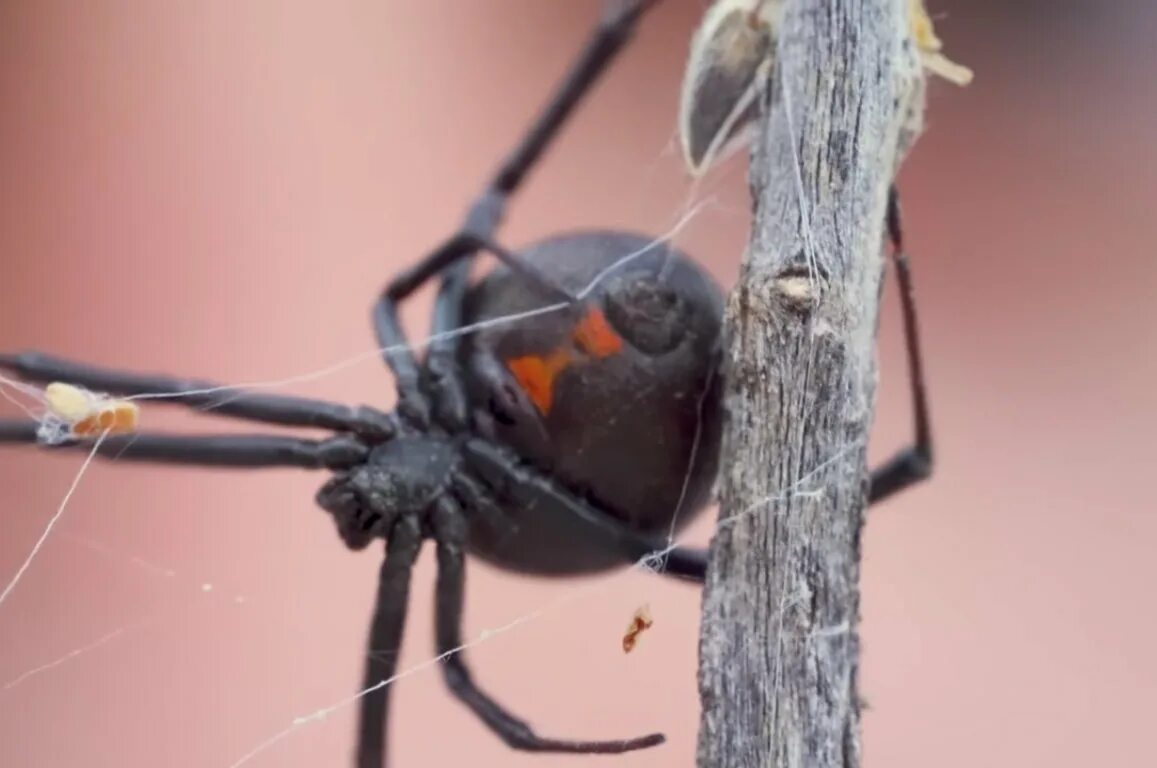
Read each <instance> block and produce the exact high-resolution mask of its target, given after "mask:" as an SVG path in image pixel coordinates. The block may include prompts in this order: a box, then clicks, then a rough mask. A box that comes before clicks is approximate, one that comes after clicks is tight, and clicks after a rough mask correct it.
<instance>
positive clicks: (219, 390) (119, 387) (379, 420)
mask: <svg viewBox="0 0 1157 768" xmlns="http://www.w3.org/2000/svg"><path fill="white" fill-rule="evenodd" d="M0 370H5V371H8V372H10V373H13V374H15V375H17V376H19V377H21V378H22V379H24V380H26V381H33V382H52V381H62V382H68V383H70V384H76V385H79V386H82V387H85V388H87V389H90V390H93V391H96V392H103V393H107V394H111V395H117V396H119V397H139V396H141V395H152V394H162V393H163V394H165V397H163V398H150V399H155V400H157V401H158V402H162V403H178V404H180V405H186V406H190V407H194V408H204V409H206V410H212V411H214V412H215V413H218V414H221V415H223V416H232V417H234V418H240V419H247V420H250V421H258V422H262V423H265V424H279V425H282V426H290V427H318V428H321V429H332V430H335V431H350V432H356V433H358V434H361V435H365V436H367V437H371V436H372V437H388V436H390V435H391V434H392V433H393V426H392V423H391V421H390V419H389V417H388V416H386V414H384V413H382V412H381V411H378V410H375V409H373V408H369V407H365V406H363V407H356V408H355V407H352V406H348V405H341V404H339V403H329V402H326V401H324V400H314V399H311V398H306V397H294V396H290V395H264V394H261V395H259V394H253V393H250V392H244V391H237V390H233V389H232V388H224V387H222V386H221V385H218V384H214V383H212V382H207V381H198V380H194V379H179V378H174V377H171V376H159V375H154V374H140V373H131V372H128V371H118V370H112V369H108V368H98V367H96V366H92V365H88V364H86V363H79V362H76V361H73V360H65V359H62V358H58V357H52V356H50V355H45V354H42V353H39V352H24V353H19V354H6V353H0ZM171 393H172V394H171Z"/></svg>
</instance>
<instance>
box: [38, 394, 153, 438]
mask: <svg viewBox="0 0 1157 768" xmlns="http://www.w3.org/2000/svg"><path fill="white" fill-rule="evenodd" d="M44 401H45V404H46V405H47V406H48V413H47V414H46V415H45V419H44V423H43V424H41V427H40V431H39V433H38V435H39V437H40V439H41V441H43V442H45V443H49V444H55V443H60V442H62V441H64V440H67V439H71V438H77V437H96V436H98V435H101V434H105V433H107V434H113V435H123V434H128V433H130V432H135V431H136V428H137V424H138V423H139V422H140V408H139V407H138V406H137V404H136V403H133V402H131V401H129V400H114V399H112V398H109V397H106V396H103V395H97V394H95V393H92V392H89V391H88V390H85V389H82V388H80V387H78V386H75V385H73V384H65V383H63V382H59V381H54V382H52V383H51V384H49V385H48V386H46V387H45V388H44Z"/></svg>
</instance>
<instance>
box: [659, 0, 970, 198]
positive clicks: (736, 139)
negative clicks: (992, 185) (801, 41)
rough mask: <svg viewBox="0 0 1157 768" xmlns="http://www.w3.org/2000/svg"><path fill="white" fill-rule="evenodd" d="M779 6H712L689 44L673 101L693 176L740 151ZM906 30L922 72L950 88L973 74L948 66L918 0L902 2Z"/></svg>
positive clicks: (774, 1)
mask: <svg viewBox="0 0 1157 768" xmlns="http://www.w3.org/2000/svg"><path fill="white" fill-rule="evenodd" d="M783 9H784V0H716V2H714V3H713V4H712V5H711V6H710V7H709V8H708V9H707V12H706V13H705V14H704V15H703V21H702V22H700V24H699V28H698V29H697V30H696V32H695V34H694V36H693V37H692V39H691V50H690V52H689V54H688V57H687V69H686V71H685V72H684V75H683V91H682V94H681V96H680V99H679V140H680V146H681V147H682V149H683V163H684V166H685V167H686V169H687V172H688V173H689V174H690V175H691V176H692V177H699V176H702V175H703V174H704V173H706V172H707V171H708V170H709V169H710V168H711V166H712V165H713V164H714V163H715V162H716V161H717V160H719V159H720V158H721V157H722V156H723V155H725V154H728V153H729V152H731V151H733V150H737V149H739V148H741V147H742V146H743V145H746V144H747V143H748V142H749V141H750V138H751V135H752V128H753V123H754V120H755V117H756V115H757V114H758V112H759V107H760V104H759V101H760V97H761V95H762V93H763V89H764V88H765V87H766V85H767V83H768V82H769V81H770V77H771V74H772V69H773V67H774V66H775V47H776V43H777V40H778V31H779V29H780V28H781V27H782V18H783ZM908 18H909V29H910V34H911V38H912V40H913V42H914V43H915V46H916V50H917V53H918V54H919V56H920V61H921V63H922V65H923V67H924V68H925V69H927V70H928V71H929V72H932V73H933V74H935V75H938V76H940V77H942V78H944V79H946V80H948V81H950V82H952V83H955V84H956V85H967V84H968V83H969V82H971V80H972V71H971V70H969V69H968V68H966V67H962V66H960V65H959V64H955V63H953V62H952V61H950V60H948V58H946V57H945V56H944V54H943V53H942V48H943V44H942V43H941V41H940V38H939V37H937V36H936V31H935V29H934V28H933V25H932V19H931V17H930V16H929V15H928V11H927V9H926V8H925V6H924V0H908Z"/></svg>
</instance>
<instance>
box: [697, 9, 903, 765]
mask: <svg viewBox="0 0 1157 768" xmlns="http://www.w3.org/2000/svg"><path fill="white" fill-rule="evenodd" d="M907 12H908V0H789V1H788V3H787V7H786V9H785V15H784V18H783V24H782V27H781V28H780V30H779V35H780V40H779V44H778V53H777V61H776V66H775V67H774V69H773V72H772V78H773V87H772V88H770V90H769V97H768V99H767V100H766V101H765V108H764V111H763V115H764V116H763V118H762V119H761V124H760V128H759V131H758V134H757V138H756V139H755V144H754V146H753V153H752V161H751V187H752V193H753V197H754V209H755V222H754V227H753V231H752V235H751V240H750V245H749V248H748V252H747V254H746V255H745V258H744V263H743V267H742V270H741V276H740V281H739V284H738V286H737V287H736V288H735V290H734V291H733V293H732V295H731V297H730V301H729V305H728V309H727V313H728V314H727V327H728V332H729V334H730V338H729V354H728V359H727V363H726V364H727V382H728V383H727V387H728V393H727V407H728V421H727V426H726V434H725V438H724V450H725V457H726V461H727V463H726V465H725V468H724V470H723V472H722V474H721V477H720V481H719V483H720V485H719V493H720V502H721V509H720V522H719V527H718V529H717V531H716V534H715V537H714V539H713V541H712V545H711V568H710V574H709V577H708V582H707V585H706V589H705V592H704V596H703V623H702V630H701V633H702V634H701V642H700V657H701V667H700V679H699V687H700V694H701V698H702V705H703V715H702V721H701V728H700V734H699V751H698V764H699V766H700V768H762V767H763V766H776V767H777V768H781V767H782V768H787V767H788V766H792V767H798V768H824V767H825V766H840V767H841V768H851V767H853V766H857V765H859V761H860V733H859V729H860V701H859V696H858V692H857V682H856V675H857V668H858V659H859V637H858V632H857V625H858V620H859V607H860V593H859V586H858V582H859V573H860V533H861V528H862V523H863V517H864V516H863V511H864V503H865V498H866V497H865V492H866V487H867V483H866V471H865V458H866V445H867V435H868V430H869V427H870V426H871V421H872V415H873V408H874V401H875V386H876V369H875V362H874V357H875V356H874V347H875V332H876V320H877V313H878V304H879V296H880V290H881V278H882V275H883V262H882V255H883V234H884V230H883V223H884V213H885V206H886V202H887V192H888V187H889V184H890V183H891V181H892V180H893V177H894V173H895V170H896V167H897V166H898V164H899V159H900V158H901V157H902V155H903V153H904V151H905V149H906V148H907V146H908V145H909V144H910V143H911V142H912V141H913V140H914V138H915V136H916V135H917V134H918V132H919V129H920V123H921V115H922V111H923V78H922V76H921V74H920V71H919V63H918V60H917V58H916V55H915V53H914V51H913V49H912V47H911V44H910V43H909V41H908V27H907ZM801 189H802V193H803V194H802V198H803V200H802V205H801V200H800V191H801Z"/></svg>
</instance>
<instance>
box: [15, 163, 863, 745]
mask: <svg viewBox="0 0 1157 768" xmlns="http://www.w3.org/2000/svg"><path fill="white" fill-rule="evenodd" d="M672 144H673V142H672ZM705 179H706V177H704V178H700V179H697V180H696V181H695V182H694V183H693V184H692V186H691V188H690V190H689V191H688V193H687V195H686V198H685V199H684V201H683V203H682V205H681V206H680V210H679V218H678V221H677V222H676V224H675V225H674V226H673V227H672V228H671V229H670V231H668V232H667V234H665V235H664V236H662V237H660V238H657V239H656V240H654V241H653V242H652V243H651V244H650V245H648V246H647V247H646V248H644V249H641V250H640V251H637V252H635V253H633V254H629V255H628V256H626V257H624V258H623V259H620V260H619V261H618V262H616V264H615V265H613V266H612V267H610V268H608V269H607V270H604V271H603V272H602V273H600V274H599V275H598V276H597V277H596V278H595V279H594V280H593V281H592V282H591V284H590V285H588V286H587V288H585V289H584V290H583V291H582V292H581V294H580V295H586V294H588V293H589V292H590V291H591V290H593V289H594V287H595V286H597V284H598V283H599V281H601V280H602V279H604V278H605V277H607V275H608V274H610V273H612V272H613V271H614V270H615V269H617V268H618V267H620V266H623V265H625V264H626V263H628V262H629V261H630V260H631V259H633V258H637V257H638V256H640V255H642V254H643V253H645V252H647V251H648V250H650V249H651V248H652V247H654V246H655V245H656V244H659V243H662V242H670V243H672V244H673V243H674V241H675V239H676V238H677V237H679V236H680V235H681V234H682V232H683V230H684V228H685V227H686V226H687V225H688V224H689V223H690V222H691V221H692V220H693V219H694V218H696V217H697V216H698V215H700V214H701V213H703V212H704V210H705V209H706V208H708V207H709V206H713V205H714V202H713V197H708V198H706V199H700V200H699V201H698V202H696V198H697V197H699V195H700V193H701V190H702V186H703V184H704V183H705ZM720 183H722V182H720ZM566 306H567V305H566V304H562V303H560V304H556V305H551V306H547V307H543V308H541V309H538V310H534V311H531V312H525V313H520V314H516V315H510V316H506V317H501V318H496V319H494V320H490V321H487V322H484V323H479V324H476V325H473V326H468V327H465V328H460V329H456V330H455V331H452V332H448V333H445V334H437V335H429V336H426V337H425V338H422V339H420V340H418V341H415V342H412V343H411V344H409V345H408V346H409V347H410V348H412V349H420V348H422V347H425V346H427V345H429V344H430V343H432V342H434V341H436V340H438V339H441V338H449V337H453V336H460V335H465V334H468V333H472V332H475V331H478V330H481V329H483V328H490V327H495V326H499V325H505V324H511V323H520V322H530V321H533V320H534V319H535V318H537V317H539V316H542V315H545V314H548V313H551V312H557V311H560V310H562V309H564V308H566ZM384 351H388V350H383V349H381V348H374V349H371V350H367V351H366V352H363V353H361V354H358V355H356V356H353V357H350V358H346V359H344V360H340V361H338V362H336V363H334V364H332V365H328V366H325V367H323V368H320V369H317V370H313V371H310V372H306V373H303V374H298V375H294V376H290V377H286V378H281V379H276V380H270V381H258V382H251V383H247V384H236V385H228V386H222V387H214V388H212V389H207V390H198V391H196V392H195V393H196V394H220V395H221V396H222V397H221V399H220V400H217V401H216V402H215V403H214V404H212V405H209V406H205V407H203V408H202V410H206V411H211V410H212V409H213V408H214V407H216V406H219V405H220V404H222V403H224V402H228V399H229V397H230V395H231V394H233V393H234V392H237V391H239V390H246V391H259V390H268V389H278V388H282V387H288V386H292V385H295V384H300V383H304V382H308V381H315V380H318V379H321V378H324V377H326V376H330V375H332V374H334V373H337V372H338V371H341V370H344V369H347V368H350V367H352V366H355V365H358V364H360V363H362V362H368V361H371V360H372V361H378V360H380V359H381V355H382V353H383V352H384ZM192 393H193V392H169V393H149V394H145V395H138V396H136V397H133V398H126V399H131V400H137V401H151V400H163V399H165V398H172V397H176V396H179V395H185V394H192ZM0 395H2V396H3V397H5V398H6V399H8V400H9V401H10V402H12V403H13V404H14V405H16V406H17V407H18V408H20V409H21V410H23V411H24V412H25V413H27V414H29V415H30V416H33V417H37V416H39V415H40V414H38V412H37V410H36V408H35V407H34V406H29V405H28V404H26V403H25V402H23V401H21V400H20V399H19V398H17V397H16V396H15V395H22V396H23V397H24V398H25V399H30V400H31V401H32V402H33V403H42V402H43V396H42V394H41V390H38V389H37V388H35V387H31V386H29V385H27V384H24V383H22V382H17V381H11V380H8V379H5V378H2V377H0ZM144 418H145V419H146V420H147V419H148V414H147V412H146V413H145V415H144ZM101 439H103V437H102V438H101ZM99 444H100V441H99V440H98V441H97V442H96V443H95V444H94V446H93V449H92V451H91V452H90V453H89V454H88V455H87V456H86V457H85V458H84V460H83V462H82V463H81V465H80V468H79V471H78V472H77V473H76V475H75V477H74V478H73V481H72V484H71V485H70V487H69V489H68V492H67V493H66V494H65V496H64V498H63V500H62V502H61V504H60V505H59V507H58V508H57V510H56V511H55V513H54V514H53V515H52V516H51V517H50V519H49V521H48V523H47V525H46V526H45V528H44V530H43V533H42V534H41V535H40V537H39V538H38V539H37V541H36V543H35V544H34V545H33V546H32V548H31V550H30V551H29V554H28V556H27V558H26V559H25V560H24V561H23V564H22V565H20V566H19V568H18V569H17V570H15V572H14V575H12V576H11V577H10V579H9V580H4V579H3V577H0V583H4V584H5V586H4V587H3V593H2V594H0V614H2V613H3V610H4V606H3V603H4V600H5V599H6V598H7V597H8V595H10V594H11V593H13V592H14V591H15V590H17V589H18V588H19V583H20V582H21V579H22V578H23V577H24V576H25V574H26V573H28V572H29V571H30V570H32V571H34V570H35V561H36V556H37V555H38V554H39V553H40V551H41V550H42V548H43V547H44V546H45V545H46V543H49V537H50V534H53V532H54V528H55V526H56V525H57V523H58V522H59V521H60V520H61V519H62V517H63V516H64V514H65V511H66V509H67V507H68V505H69V503H70V501H71V500H72V499H73V497H74V494H75V492H76V490H77V488H78V486H79V485H80V482H81V479H82V477H83V476H84V475H85V472H86V471H87V470H88V469H89V468H90V467H91V465H92V464H93V458H94V456H95V453H96V450H97V448H98V447H99ZM694 450H696V451H697V450H698V434H697V435H696V441H695V447H694ZM849 450H851V448H849ZM842 455H843V454H841V455H840V456H834V457H830V458H829V459H828V460H827V461H825V462H824V463H823V464H821V465H820V466H817V467H814V468H812V469H811V470H810V471H808V472H805V473H803V474H802V475H801V476H800V477H799V478H798V480H797V481H796V482H795V483H793V484H792V486H791V487H790V488H787V489H784V490H783V491H782V492H781V493H779V494H776V495H774V496H771V497H768V498H767V499H764V500H762V501H761V502H760V503H758V504H755V505H753V506H752V507H751V508H749V509H747V510H744V511H743V512H742V513H740V514H738V515H736V516H733V517H731V518H728V519H725V520H722V521H719V522H718V523H717V526H719V527H722V526H727V525H730V524H732V523H733V522H735V521H736V520H737V519H740V518H742V517H743V516H745V515H750V514H755V513H758V512H759V511H760V510H761V509H763V508H764V506H766V505H767V504H770V503H773V502H775V501H779V500H782V499H786V498H788V497H791V496H802V495H814V494H818V493H821V492H822V491H821V490H819V489H816V488H811V487H808V482H809V480H810V479H811V478H812V477H813V476H815V475H816V474H818V473H820V472H821V471H822V470H823V469H824V468H825V467H826V466H827V465H828V464H829V463H831V462H834V461H838V460H839V459H840V458H842ZM688 481H689V478H687V477H685V478H684V482H683V489H682V493H681V494H680V499H679V502H678V504H677V507H676V510H675V513H674V515H673V519H672V524H671V528H670V530H669V532H668V537H667V539H668V548H667V549H665V550H664V551H662V552H658V553H655V554H653V555H651V556H649V557H647V558H644V559H642V560H640V561H639V562H637V563H635V564H634V567H633V568H630V569H625V570H623V571H622V572H620V573H618V574H614V575H610V576H606V577H602V578H600V579H598V580H595V581H593V582H591V583H588V584H584V585H580V586H558V587H557V588H556V591H557V593H558V595H559V596H558V597H557V598H554V599H551V600H548V601H546V602H545V603H543V604H541V605H540V606H539V607H537V608H535V609H533V610H531V611H528V612H520V613H518V614H517V615H515V616H514V617H513V618H511V619H509V620H507V621H505V622H503V623H500V624H498V625H496V626H493V627H491V628H488V629H483V630H481V631H479V632H476V633H475V634H474V637H473V638H471V639H470V640H468V641H467V642H465V643H464V644H463V645H461V646H460V647H458V648H455V649H453V650H451V651H448V652H446V653H444V654H441V655H438V656H433V657H429V658H427V659H426V660H424V661H422V662H420V663H418V664H414V665H411V666H409V667H407V668H405V669H403V670H402V671H401V672H399V673H398V674H396V675H395V676H394V677H392V678H390V679H389V680H386V681H383V682H381V683H379V684H377V685H375V686H373V687H371V688H368V689H365V690H362V691H358V692H356V693H354V694H352V695H349V696H346V697H343V698H341V699H339V700H337V701H332V702H331V703H328V704H326V705H324V706H320V707H318V708H315V709H312V710H309V711H306V712H304V713H302V714H299V715H297V716H296V717H294V718H293V719H292V720H290V721H289V722H288V723H287V725H286V726H285V727H284V728H283V729H281V730H279V731H276V732H274V733H272V734H270V735H269V736H268V737H267V738H265V739H263V740H261V741H260V742H257V743H255V744H254V746H253V747H252V748H251V749H249V750H248V751H247V752H245V753H243V754H242V755H241V757H239V758H238V759H237V760H236V761H235V762H233V763H232V764H231V765H232V766H234V767H237V766H243V765H248V764H251V763H254V762H256V761H257V760H258V759H259V758H261V757H262V756H263V755H264V754H265V753H266V752H267V751H268V750H269V749H270V748H272V747H273V746H274V745H276V744H278V743H280V742H283V741H286V740H287V739H289V738H290V737H292V736H294V735H295V734H297V733H298V732H299V731H301V730H302V729H304V728H307V727H309V726H311V725H313V724H316V723H320V722H322V721H325V720H327V719H328V718H329V717H330V716H331V715H333V714H335V713H337V712H340V711H342V710H346V709H348V708H349V707H351V706H353V705H354V704H355V703H356V702H357V701H358V700H359V699H361V698H362V697H364V696H365V695H367V694H369V693H371V692H373V691H376V690H379V689H380V688H382V687H384V686H387V685H392V684H393V683H395V682H397V681H399V680H402V679H405V678H408V677H411V676H414V675H417V674H420V673H422V672H425V671H428V670H430V669H432V668H435V667H436V666H437V665H438V663H439V662H440V661H442V660H443V659H444V658H446V657H448V656H450V655H452V654H455V653H460V652H462V651H465V650H466V649H469V648H474V647H477V646H479V645H481V644H483V643H486V642H489V641H491V640H493V639H495V638H497V637H501V636H503V635H505V634H507V633H509V632H512V631H513V630H515V629H519V628H521V627H524V626H526V625H527V624H529V623H531V622H534V621H537V620H538V619H541V618H543V617H544V616H547V615H549V614H552V613H557V612H561V611H563V610H564V609H567V608H570V607H572V606H574V605H575V604H576V603H580V602H586V601H593V600H596V599H602V600H605V599H606V597H607V595H608V593H609V592H610V590H611V589H614V588H617V587H618V585H619V584H620V581H621V578H622V577H623V575H625V574H627V573H632V572H638V571H655V570H657V566H658V565H659V564H660V563H661V562H662V559H663V558H664V557H665V556H666V554H667V553H669V552H670V551H671V550H672V549H673V548H674V547H676V546H679V545H681V544H682V543H685V542H683V541H681V540H677V539H676V536H675V530H676V528H677V526H678V519H677V518H678V516H679V515H680V514H682V513H683V512H684V510H683V509H682V506H683V501H684V496H685V493H686V487H687V483H688ZM54 535H56V536H61V537H68V538H70V539H72V540H73V541H74V542H76V543H77V544H80V545H81V546H84V547H87V548H88V549H90V550H92V551H94V552H98V553H100V554H102V555H103V556H106V557H109V558H111V559H113V560H117V561H120V562H126V563H128V564H130V565H131V566H133V567H134V568H137V569H139V570H140V571H141V572H146V573H148V574H150V575H151V576H152V577H154V578H157V579H165V580H169V581H178V580H179V581H182V582H184V583H183V584H182V589H183V591H184V592H185V593H187V595H188V596H187V597H186V598H185V599H184V600H180V601H172V600H164V601H161V602H163V603H164V605H163V606H161V607H155V608H152V609H150V610H148V611H145V612H144V613H142V614H141V615H139V616H138V617H136V618H134V619H132V620H130V621H128V622H127V623H122V624H120V625H119V626H116V627H114V628H113V629H111V630H108V631H105V632H103V633H101V634H99V635H97V636H95V637H93V638H92V639H90V640H88V641H87V642H83V643H81V644H79V645H77V646H76V647H74V648H73V649H71V650H69V651H67V652H65V653H63V654H59V655H56V656H54V657H51V658H48V659H46V660H45V661H43V662H42V663H39V664H37V665H35V666H33V667H31V668H28V669H26V670H24V671H23V672H20V673H18V674H16V675H14V676H12V677H10V678H9V679H7V680H5V681H0V696H4V695H8V694H9V692H10V691H12V690H14V689H17V688H21V689H22V688H25V687H27V686H31V685H34V684H35V682H36V680H37V679H38V678H40V677H41V676H44V675H50V674H61V673H62V670H65V669H67V668H68V666H69V665H72V664H75V663H76V662H77V660H78V659H80V658H81V657H84V656H86V655H88V654H91V653H93V652H96V651H98V650H100V649H103V648H107V647H108V646H109V645H111V644H113V643H116V642H119V641H122V640H124V639H125V638H126V637H128V636H130V635H132V634H135V633H139V632H141V631H142V630H144V629H146V628H148V627H150V626H154V625H156V624H158V623H160V622H163V621H166V620H172V619H174V618H175V617H177V616H181V615H183V614H185V613H187V612H188V611H189V609H190V607H191V606H193V605H194V604H195V603H196V602H197V601H202V600H205V599H206V598H207V597H216V598H218V599H220V600H221V601H224V602H228V603H231V604H233V605H237V604H243V603H245V602H246V599H245V598H244V597H243V596H242V594H241V593H240V592H237V591H230V590H217V589H215V587H214V582H213V581H202V580H198V579H191V578H188V577H183V576H180V577H179V574H177V573H176V572H175V571H173V570H172V569H170V568H166V567H165V566H161V565H157V564H155V563H152V562H150V561H149V560H146V559H144V558H141V557H139V556H136V555H128V554H125V553H123V552H117V551H116V550H114V549H113V548H110V547H108V546H107V545H105V544H102V543H101V542H99V541H96V540H95V539H90V538H85V537H81V536H77V535H75V534H71V533H68V532H67V531H56V532H55V534H54ZM229 595H232V597H231V598H230V597H229ZM781 609H782V607H781ZM624 618H625V616H624ZM351 738H352V737H351Z"/></svg>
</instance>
